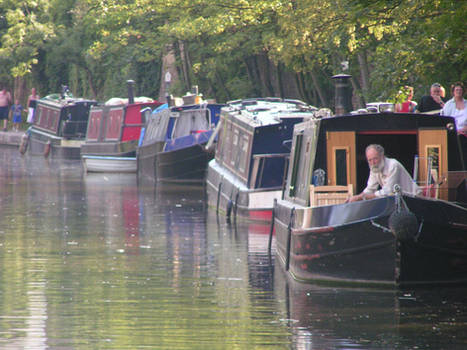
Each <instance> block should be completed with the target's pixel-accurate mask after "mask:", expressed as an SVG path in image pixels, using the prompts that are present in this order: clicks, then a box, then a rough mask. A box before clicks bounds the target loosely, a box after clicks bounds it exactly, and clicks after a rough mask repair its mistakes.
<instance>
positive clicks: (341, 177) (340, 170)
mask: <svg viewBox="0 0 467 350" xmlns="http://www.w3.org/2000/svg"><path fill="white" fill-rule="evenodd" d="M334 152H335V159H336V164H335V167H336V185H340V186H344V185H347V171H348V169H347V150H346V149H345V148H344V149H339V148H337V149H335V151H334Z"/></svg>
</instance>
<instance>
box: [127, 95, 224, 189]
mask: <svg viewBox="0 0 467 350" xmlns="http://www.w3.org/2000/svg"><path fill="white" fill-rule="evenodd" d="M222 106H223V105H221V104H216V103H207V102H206V103H200V104H189V105H182V106H173V107H168V105H164V106H160V107H159V108H157V109H155V110H154V111H153V113H152V114H151V115H149V116H148V120H147V123H146V126H145V128H144V132H143V135H142V138H141V141H140V145H139V146H138V149H137V156H136V158H137V163H138V176H139V177H141V178H144V179H150V180H154V181H158V182H181V183H191V182H203V181H204V178H205V174H206V168H207V164H208V161H209V160H210V159H212V153H210V152H207V151H206V150H205V145H206V143H207V142H208V140H209V138H210V137H211V135H212V134H213V132H214V129H215V127H216V125H217V123H218V121H219V114H220V109H221V107H222Z"/></svg>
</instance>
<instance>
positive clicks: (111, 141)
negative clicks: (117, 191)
mask: <svg viewBox="0 0 467 350" xmlns="http://www.w3.org/2000/svg"><path fill="white" fill-rule="evenodd" d="M114 103H115V102H111V103H110V104H108V103H107V104H104V105H97V106H93V107H92V108H91V111H90V113H89V115H90V116H89V123H88V128H87V132H86V140H85V142H84V144H83V145H82V146H81V158H82V161H83V165H84V168H85V170H86V171H87V172H121V171H124V172H129V171H130V170H131V172H136V147H137V146H138V140H139V138H140V134H141V128H142V127H143V125H144V123H145V114H150V113H151V111H152V109H154V108H156V107H158V106H159V105H161V103H159V102H157V101H152V100H148V99H144V100H138V98H136V99H135V98H133V97H132V94H130V97H129V99H128V101H122V102H120V101H117V102H116V104H114ZM125 158H128V159H125Z"/></svg>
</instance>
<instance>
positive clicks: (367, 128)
mask: <svg viewBox="0 0 467 350" xmlns="http://www.w3.org/2000/svg"><path fill="white" fill-rule="evenodd" d="M370 144H380V145H382V146H383V147H384V149H385V155H386V156H387V157H389V158H395V159H397V160H398V161H399V162H401V163H402V164H403V165H404V167H405V168H406V169H407V171H408V172H409V173H410V174H413V178H414V181H416V182H417V183H418V185H419V186H421V187H422V189H423V194H424V195H426V196H430V197H437V198H439V199H444V200H449V201H456V200H459V189H458V187H459V185H460V184H461V183H462V181H464V180H465V179H466V177H467V172H466V160H467V154H466V150H465V149H464V150H462V149H461V148H460V143H459V140H458V136H457V133H456V129H455V123H454V119H453V118H451V117H439V116H432V115H423V114H398V113H374V114H371V113H370V114H358V115H344V116H338V117H331V118H325V119H321V120H309V121H305V122H303V123H301V124H298V125H296V126H295V130H294V136H293V144H292V151H291V155H290V159H291V160H290V167H289V170H288V177H287V184H286V188H285V190H284V194H283V196H284V199H286V200H289V201H291V202H293V203H297V204H299V205H302V206H316V205H327V204H336V203H342V202H344V201H345V200H346V198H347V197H348V196H349V195H350V194H357V193H360V192H361V191H363V189H364V188H365V187H366V183H367V180H368V175H369V168H368V163H367V160H366V157H365V149H366V147H367V146H368V145H370ZM320 198H321V201H320V200H319V199H320ZM323 199H324V200H323Z"/></svg>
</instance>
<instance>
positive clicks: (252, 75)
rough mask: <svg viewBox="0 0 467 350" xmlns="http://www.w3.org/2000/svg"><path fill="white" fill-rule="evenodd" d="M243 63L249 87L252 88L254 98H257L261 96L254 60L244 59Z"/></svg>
mask: <svg viewBox="0 0 467 350" xmlns="http://www.w3.org/2000/svg"><path fill="white" fill-rule="evenodd" d="M243 61H244V63H245V67H246V71H247V74H248V79H249V80H250V82H251V86H252V87H253V93H254V94H255V96H259V95H260V94H261V87H260V86H259V84H258V82H259V77H258V75H257V74H256V73H257V70H256V69H255V62H254V58H251V57H249V58H247V57H245V58H244V59H243Z"/></svg>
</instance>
